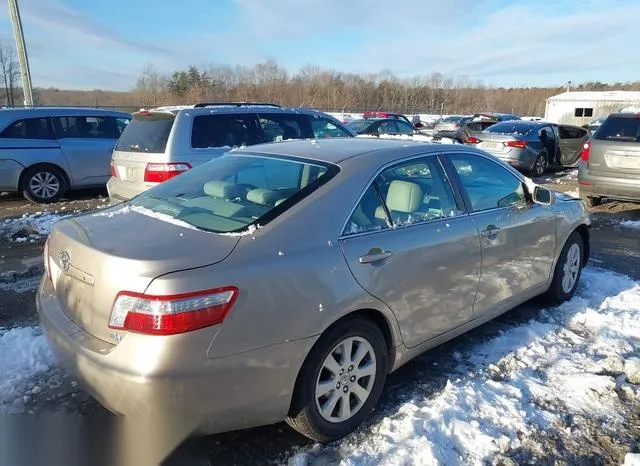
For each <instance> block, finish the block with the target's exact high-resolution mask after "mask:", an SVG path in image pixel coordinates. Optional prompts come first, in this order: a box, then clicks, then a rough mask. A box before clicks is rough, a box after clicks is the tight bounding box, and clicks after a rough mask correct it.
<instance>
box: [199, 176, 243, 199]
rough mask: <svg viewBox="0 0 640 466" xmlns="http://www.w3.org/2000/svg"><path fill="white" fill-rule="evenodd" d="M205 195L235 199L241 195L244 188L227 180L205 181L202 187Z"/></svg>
mask: <svg viewBox="0 0 640 466" xmlns="http://www.w3.org/2000/svg"><path fill="white" fill-rule="evenodd" d="M202 189H203V190H204V193H205V194H206V195H207V196H211V197H217V198H218V199H235V198H236V197H242V194H243V192H244V189H243V187H242V186H240V185H237V184H234V183H229V182H228V181H217V180H216V181H207V182H206V183H205V184H204V186H203V187H202Z"/></svg>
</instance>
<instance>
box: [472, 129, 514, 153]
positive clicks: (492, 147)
mask: <svg viewBox="0 0 640 466" xmlns="http://www.w3.org/2000/svg"><path fill="white" fill-rule="evenodd" d="M474 136H475V137H477V138H478V139H480V142H479V143H478V144H477V145H476V147H477V148H478V149H482V150H485V151H487V152H490V153H492V154H508V153H509V152H511V150H513V149H514V148H513V147H510V146H508V145H507V144H508V143H513V142H515V141H523V139H521V138H518V137H517V136H516V135H512V134H501V133H487V132H483V133H476V134H474Z"/></svg>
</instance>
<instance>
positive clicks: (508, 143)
mask: <svg viewBox="0 0 640 466" xmlns="http://www.w3.org/2000/svg"><path fill="white" fill-rule="evenodd" d="M504 145H505V146H507V147H516V148H518V149H524V148H525V147H527V141H506V142H505V143H504Z"/></svg>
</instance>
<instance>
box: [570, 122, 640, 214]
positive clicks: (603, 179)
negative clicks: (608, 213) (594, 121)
mask: <svg viewBox="0 0 640 466" xmlns="http://www.w3.org/2000/svg"><path fill="white" fill-rule="evenodd" d="M578 188H579V191H580V197H581V198H582V199H583V200H584V201H585V202H586V204H587V205H588V206H590V207H593V206H595V205H598V204H600V202H602V199H603V198H604V197H608V198H611V199H620V200H627V201H640V112H639V113H628V112H622V113H612V114H611V115H609V116H608V117H607V119H606V120H605V121H604V122H603V123H602V124H601V125H600V126H599V127H598V129H596V131H595V133H594V134H593V135H592V136H591V139H590V140H589V141H587V142H585V143H584V145H583V149H582V152H581V160H580V164H579V166H578Z"/></svg>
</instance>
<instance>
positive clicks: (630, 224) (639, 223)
mask: <svg viewBox="0 0 640 466" xmlns="http://www.w3.org/2000/svg"><path fill="white" fill-rule="evenodd" d="M620 225H622V226H623V227H625V228H634V229H636V230H640V220H623V221H621V222H620Z"/></svg>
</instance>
